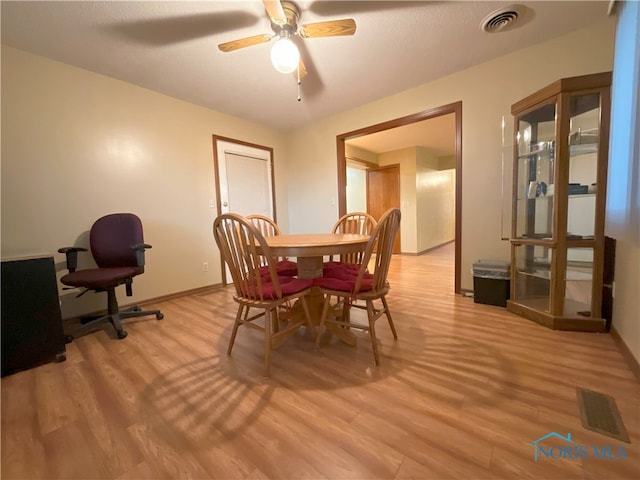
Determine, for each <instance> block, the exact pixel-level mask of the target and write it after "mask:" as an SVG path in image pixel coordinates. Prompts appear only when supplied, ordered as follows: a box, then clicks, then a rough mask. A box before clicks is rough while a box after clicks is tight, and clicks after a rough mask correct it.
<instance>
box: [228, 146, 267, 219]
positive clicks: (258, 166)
mask: <svg viewBox="0 0 640 480" xmlns="http://www.w3.org/2000/svg"><path fill="white" fill-rule="evenodd" d="M216 143H217V146H216V148H217V153H218V178H219V180H220V185H219V189H220V208H221V213H228V212H233V213H237V214H240V215H250V214H252V213H259V214H261V215H266V216H267V217H269V218H273V211H274V208H273V181H272V177H271V172H272V168H271V165H272V163H271V162H272V159H271V152H270V151H269V150H263V149H260V148H256V147H250V146H246V145H242V144H238V143H231V142H227V141H217V142H216Z"/></svg>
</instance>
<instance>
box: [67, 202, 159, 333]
mask: <svg viewBox="0 0 640 480" xmlns="http://www.w3.org/2000/svg"><path fill="white" fill-rule="evenodd" d="M89 244H90V247H91V254H92V255H93V258H94V260H95V262H96V264H97V266H98V267H97V268H88V269H85V270H76V268H77V266H78V252H86V251H87V249H86V248H82V247H65V248H61V249H59V250H58V252H59V253H64V254H65V255H66V257H67V269H68V270H69V273H68V274H67V275H65V276H63V277H62V278H61V279H60V281H61V282H62V283H63V284H65V285H68V286H69V287H72V288H85V290H84V291H82V292H81V293H80V294H79V295H78V296H80V295H84V294H85V293H86V292H88V291H94V292H107V313H106V314H105V315H99V316H93V317H84V318H82V319H81V323H82V327H80V328H79V329H77V330H74V331H73V332H71V334H70V335H69V336H68V338H67V339H68V341H71V340H73V337H74V336H78V335H80V334H83V333H86V332H88V331H91V330H95V328H96V327H97V326H99V325H102V324H104V323H106V322H110V323H111V324H113V326H114V328H115V329H116V333H117V334H118V338H125V337H126V336H127V332H126V331H125V330H124V329H123V328H122V322H121V320H123V319H125V318H131V317H142V316H146V315H155V316H156V318H157V319H158V320H161V319H162V318H164V315H163V314H162V312H160V310H144V311H143V310H142V309H141V308H140V307H138V306H137V305H134V306H132V307H128V308H126V309H120V307H118V300H117V298H116V287H118V286H120V285H123V284H124V285H125V288H126V292H127V296H128V297H130V296H131V295H132V294H133V292H132V288H131V286H132V283H133V277H135V276H136V275H140V274H142V273H144V252H145V250H146V249H147V248H151V245H149V244H147V243H144V239H143V235H142V222H141V221H140V219H139V218H138V217H137V216H136V215H134V214H132V213H114V214H111V215H106V216H104V217H102V218H99V219H98V220H96V222H95V223H94V224H93V226H92V227H91V231H90V233H89Z"/></svg>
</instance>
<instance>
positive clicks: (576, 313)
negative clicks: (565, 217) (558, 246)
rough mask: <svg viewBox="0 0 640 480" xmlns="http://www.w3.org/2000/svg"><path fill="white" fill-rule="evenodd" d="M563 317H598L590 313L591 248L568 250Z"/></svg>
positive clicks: (591, 286)
mask: <svg viewBox="0 0 640 480" xmlns="http://www.w3.org/2000/svg"><path fill="white" fill-rule="evenodd" d="M564 278H565V293H564V305H563V312H562V313H563V315H564V316H566V317H573V318H576V317H578V318H579V317H591V316H594V317H599V316H600V312H592V311H591V299H592V293H593V248H568V249H567V269H566V272H565V277H564Z"/></svg>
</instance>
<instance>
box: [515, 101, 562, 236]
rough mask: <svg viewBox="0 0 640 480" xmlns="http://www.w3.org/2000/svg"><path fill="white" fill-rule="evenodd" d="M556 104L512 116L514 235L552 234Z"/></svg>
mask: <svg viewBox="0 0 640 480" xmlns="http://www.w3.org/2000/svg"><path fill="white" fill-rule="evenodd" d="M555 135H556V104H555V103H550V104H546V105H542V106H541V107H539V108H537V109H535V110H533V111H531V112H528V113H526V114H523V115H520V116H519V117H517V118H516V143H517V146H516V149H517V162H516V166H515V168H516V172H515V173H514V175H515V181H516V191H515V196H516V201H515V204H514V208H515V212H514V218H515V225H514V230H515V231H514V233H515V235H514V236H515V238H537V239H545V240H551V239H552V238H553V193H554V175H555Z"/></svg>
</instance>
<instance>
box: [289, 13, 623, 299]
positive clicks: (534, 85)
mask: <svg viewBox="0 0 640 480" xmlns="http://www.w3.org/2000/svg"><path fill="white" fill-rule="evenodd" d="M614 30H615V22H614V20H613V19H611V18H606V19H603V21H602V22H601V23H600V24H598V25H595V26H593V27H590V28H587V29H583V30H579V31H576V32H573V33H571V34H568V35H565V36H562V37H559V38H556V39H553V40H550V41H547V42H544V43H541V44H538V45H536V46H533V47H530V48H527V49H524V50H521V51H518V52H515V53H513V54H511V55H507V56H504V57H501V58H498V59H496V60H493V61H491V62H486V63H483V64H480V65H477V66H475V67H472V68H469V69H467V70H464V71H461V72H458V73H455V74H453V75H450V76H448V77H444V78H441V79H439V80H436V81H433V82H430V83H427V84H424V85H421V86H419V87H416V88H414V89H411V90H407V91H405V92H402V93H399V94H397V95H393V96H390V97H386V98H383V99H380V100H378V101H376V102H372V103H369V104H366V105H363V106H361V107H359V108H356V109H353V110H349V111H347V112H344V113H341V114H339V115H335V116H332V117H329V118H326V119H323V120H320V121H318V122H316V123H314V124H312V125H308V126H305V127H302V128H300V129H297V130H295V131H294V132H292V133H291V134H290V149H291V150H290V152H291V156H290V158H291V159H295V162H293V161H292V163H291V164H290V165H289V172H288V173H289V174H291V175H295V176H297V177H302V176H304V178H306V179H307V181H306V182H304V183H291V182H289V184H288V189H289V190H288V195H289V197H290V198H295V199H296V202H295V203H294V204H293V203H292V204H291V205H290V209H289V215H290V216H289V220H290V222H291V228H292V229H293V230H295V231H300V232H312V231H315V230H317V229H327V228H330V226H331V225H332V224H333V221H334V219H335V218H336V217H337V214H338V207H337V205H333V204H332V203H331V202H330V201H329V200H330V198H331V197H334V196H336V195H337V180H336V179H337V172H336V168H337V162H336V136H337V135H339V134H342V133H346V132H350V131H353V130H356V129H360V128H363V127H366V126H368V125H373V124H377V123H381V122H384V121H387V120H390V119H394V118H399V117H402V116H405V115H409V114H412V113H415V112H419V111H422V110H427V109H430V108H435V107H438V106H440V105H446V104H449V103H452V102H456V101H460V100H461V101H462V138H463V145H462V152H463V160H462V163H463V172H462V184H463V186H462V189H463V191H462V238H461V242H462V259H461V262H462V279H461V280H462V288H464V289H471V288H472V285H473V278H472V275H471V266H472V264H473V262H475V261H476V260H478V259H480V258H497V259H500V258H502V259H507V258H509V244H508V242H505V241H501V215H500V211H501V208H500V205H501V185H502V182H501V156H502V144H501V123H502V122H501V120H502V116H503V115H504V116H506V118H507V119H511V118H512V117H511V113H510V107H511V105H512V104H513V103H515V102H516V101H518V100H519V99H521V98H523V97H525V96H527V95H529V94H530V93H532V92H534V91H536V90H537V89H539V88H541V87H544V86H545V85H547V84H549V83H551V82H553V81H555V80H557V79H558V78H562V77H569V76H574V75H581V74H587V73H594V72H601V71H605V70H611V68H612V65H613V63H612V62H613V40H614ZM536 66H544V68H536ZM372 81H375V79H374V80H372ZM309 191H314V192H322V193H319V194H316V195H309V194H308V192H309ZM324 192H327V193H324ZM309 212H314V215H309ZM413 215H414V212H413V211H409V212H407V211H403V217H404V218H403V228H405V227H404V222H405V220H404V219H406V218H408V217H411V216H413ZM403 235H404V230H403Z"/></svg>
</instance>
